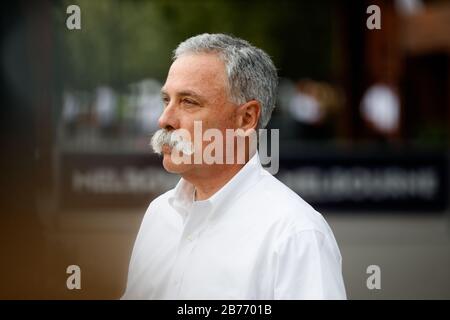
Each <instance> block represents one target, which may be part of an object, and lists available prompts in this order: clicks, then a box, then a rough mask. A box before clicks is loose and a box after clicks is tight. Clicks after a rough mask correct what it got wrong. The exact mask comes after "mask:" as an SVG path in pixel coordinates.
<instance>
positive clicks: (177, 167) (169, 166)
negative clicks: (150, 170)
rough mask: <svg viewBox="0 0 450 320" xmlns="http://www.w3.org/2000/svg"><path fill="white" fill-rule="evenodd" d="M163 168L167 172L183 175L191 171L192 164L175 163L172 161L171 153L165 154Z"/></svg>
mask: <svg viewBox="0 0 450 320" xmlns="http://www.w3.org/2000/svg"><path fill="white" fill-rule="evenodd" d="M163 167H164V169H166V171H167V172H170V173H177V174H181V173H183V172H185V171H186V170H188V169H189V167H190V164H186V163H175V162H174V161H173V160H172V156H171V154H170V153H164V155H163Z"/></svg>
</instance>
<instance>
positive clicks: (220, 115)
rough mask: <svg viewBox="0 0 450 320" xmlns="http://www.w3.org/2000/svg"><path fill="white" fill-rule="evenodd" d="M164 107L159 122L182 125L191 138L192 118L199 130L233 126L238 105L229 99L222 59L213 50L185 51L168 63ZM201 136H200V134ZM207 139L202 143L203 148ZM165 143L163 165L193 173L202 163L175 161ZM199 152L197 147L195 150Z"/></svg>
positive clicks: (174, 127) (173, 127) (167, 126)
mask: <svg viewBox="0 0 450 320" xmlns="http://www.w3.org/2000/svg"><path fill="white" fill-rule="evenodd" d="M161 92H162V99H163V102H164V111H163V113H162V115H161V117H160V119H159V126H160V127H161V128H165V129H167V130H169V131H173V130H177V129H184V130H187V132H189V134H190V137H191V139H194V121H201V122H202V133H203V132H204V131H205V130H207V129H209V128H216V129H218V130H220V131H221V132H222V134H223V136H224V137H225V129H227V128H229V129H235V128H236V110H237V106H236V105H235V104H233V103H232V102H231V101H230V98H229V93H228V82H227V75H226V71H225V64H224V62H223V61H222V60H221V59H220V58H219V57H218V56H217V55H215V54H211V53H198V54H186V55H182V56H181V57H179V58H178V59H176V60H175V61H174V62H173V64H172V66H171V67H170V70H169V73H168V76H167V79H166V83H165V84H164V86H163V88H162V90H161ZM200 139H201V137H200ZM206 145H207V143H203V144H202V147H201V148H202V150H203V149H204V147H205V146H206ZM172 152H174V151H173V150H171V149H170V148H168V147H167V146H166V147H165V148H163V156H164V159H163V166H164V168H165V169H166V170H167V171H169V172H173V173H178V174H183V173H192V171H198V170H199V169H202V168H203V169H204V166H205V164H193V161H191V162H190V164H189V163H182V164H176V163H175V162H174V161H173V159H172V157H171V153H172ZM196 152H199V150H196Z"/></svg>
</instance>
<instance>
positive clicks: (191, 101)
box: [183, 99, 198, 105]
mask: <svg viewBox="0 0 450 320" xmlns="http://www.w3.org/2000/svg"><path fill="white" fill-rule="evenodd" d="M183 103H185V104H189V105H197V104H198V103H197V102H196V101H194V100H191V99H183Z"/></svg>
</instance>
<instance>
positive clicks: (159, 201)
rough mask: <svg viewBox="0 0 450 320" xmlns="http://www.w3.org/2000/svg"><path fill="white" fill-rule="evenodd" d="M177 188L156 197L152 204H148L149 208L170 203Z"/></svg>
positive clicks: (156, 207) (154, 208)
mask: <svg viewBox="0 0 450 320" xmlns="http://www.w3.org/2000/svg"><path fill="white" fill-rule="evenodd" d="M174 190H175V189H170V190H168V191H166V192H164V193H163V194H160V195H159V196H157V197H156V198H154V199H153V200H152V201H150V204H149V206H148V209H147V211H148V210H150V209H153V210H156V209H158V208H161V207H164V206H166V205H168V204H169V199H170V197H171V196H172V195H173V193H174Z"/></svg>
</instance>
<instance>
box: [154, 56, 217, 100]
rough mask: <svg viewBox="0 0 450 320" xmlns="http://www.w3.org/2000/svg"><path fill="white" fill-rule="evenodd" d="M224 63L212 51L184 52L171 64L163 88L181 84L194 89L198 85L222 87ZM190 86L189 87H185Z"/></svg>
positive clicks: (166, 89) (168, 88)
mask: <svg viewBox="0 0 450 320" xmlns="http://www.w3.org/2000/svg"><path fill="white" fill-rule="evenodd" d="M225 85H226V73H225V64H224V63H223V61H222V60H221V59H220V58H219V57H218V56H217V55H216V54H212V53H198V54H197V53H196V54H185V55H182V56H180V57H179V58H177V59H176V60H175V61H174V62H173V63H172V65H171V67H170V70H169V73H168V75H167V79H166V83H165V85H164V88H163V90H164V91H168V90H170V89H171V87H173V86H175V87H179V86H183V87H185V89H191V90H194V89H195V88H198V87H221V88H222V87H224V86H225ZM186 86H187V87H190V88H186Z"/></svg>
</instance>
